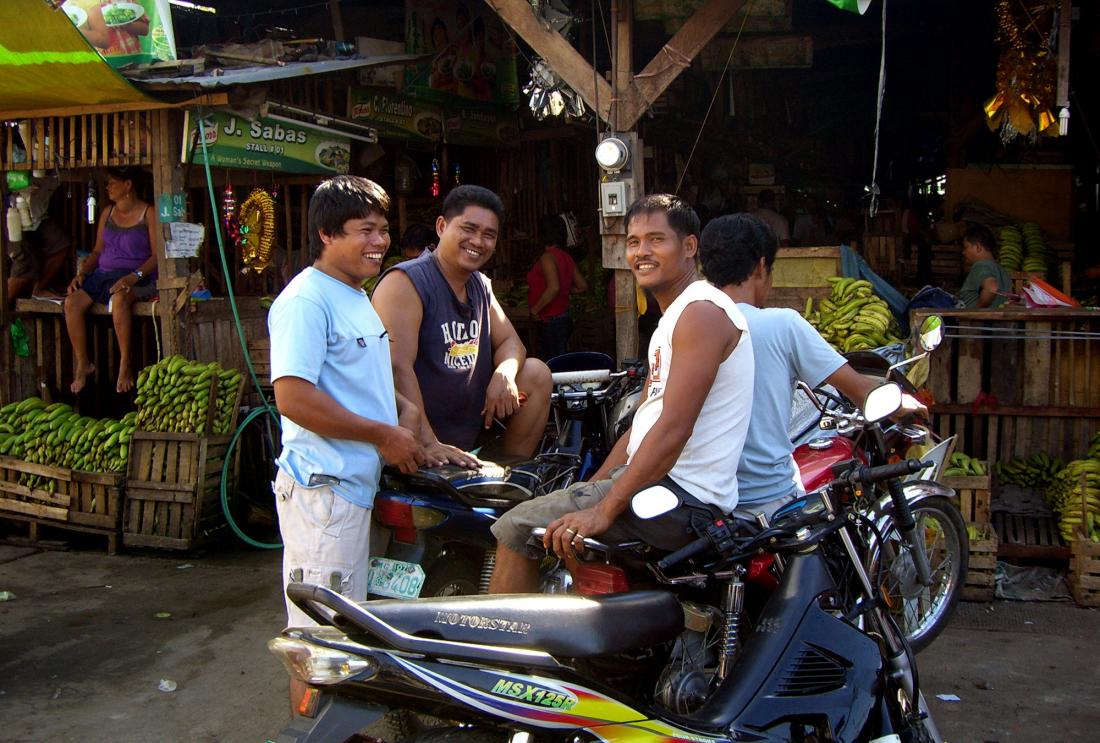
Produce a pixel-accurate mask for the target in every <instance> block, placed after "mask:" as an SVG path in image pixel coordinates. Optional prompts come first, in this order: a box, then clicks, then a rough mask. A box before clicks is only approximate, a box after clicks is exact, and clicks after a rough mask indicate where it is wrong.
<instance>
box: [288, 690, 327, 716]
mask: <svg viewBox="0 0 1100 743" xmlns="http://www.w3.org/2000/svg"><path fill="white" fill-rule="evenodd" d="M320 701H321V690H320V689H318V688H316V687H313V686H307V687H305V691H303V692H302V697H301V699H299V700H297V701H296V702H295V703H294V709H295V710H297V712H298V714H299V715H301V716H302V717H316V716H317V704H318V702H320Z"/></svg>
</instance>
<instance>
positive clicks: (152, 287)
mask: <svg viewBox="0 0 1100 743" xmlns="http://www.w3.org/2000/svg"><path fill="white" fill-rule="evenodd" d="M131 273H133V271H128V270H127V269H125V268H118V269H115V270H113V271H100V270H98V269H97V270H95V271H92V273H91V274H89V275H88V276H85V277H84V282H83V283H82V284H81V285H80V288H81V289H82V290H83V291H84V292H86V293H87V294H88V296H89V297H91V298H92V301H93V302H99V303H101V304H107V303H108V302H110V301H111V287H112V286H114V285H115V282H116V281H118V280H119V279H121V278H122V277H123V276H126V275H128V274H131ZM153 278H154V277H153V276H146V277H145V278H143V279H142V280H141V281H139V282H137V284H135V285H134V287H133V288H132V289H130V294H132V295H133V297H134V299H136V300H146V299H149V298H151V297H155V296H156V294H157V285H156V283H154V281H153Z"/></svg>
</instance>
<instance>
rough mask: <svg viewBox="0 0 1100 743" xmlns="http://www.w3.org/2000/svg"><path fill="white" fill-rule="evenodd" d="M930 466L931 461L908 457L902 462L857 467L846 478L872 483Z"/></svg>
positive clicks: (849, 480) (853, 481) (851, 481)
mask: <svg viewBox="0 0 1100 743" xmlns="http://www.w3.org/2000/svg"><path fill="white" fill-rule="evenodd" d="M930 466H931V463H930V462H922V461H920V460H919V459H906V460H905V461H902V462H896V463H895V464H883V465H880V466H878V467H856V468H855V469H853V470H851V471H850V472H849V473H848V475H847V477H846V478H845V479H847V480H848V482H849V483H855V482H861V483H863V484H864V485H871V484H873V483H876V482H882V481H883V480H892V479H894V478H897V477H905V476H906V475H911V474H913V473H914V472H920V471H921V470H923V469H925V468H926V467H930Z"/></svg>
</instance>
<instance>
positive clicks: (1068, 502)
mask: <svg viewBox="0 0 1100 743" xmlns="http://www.w3.org/2000/svg"><path fill="white" fill-rule="evenodd" d="M1045 496H1046V499H1047V503H1048V504H1050V507H1051V508H1052V509H1053V510H1054V511H1055V512H1056V513H1057V514H1058V516H1059V518H1058V527H1059V530H1060V531H1061V533H1062V539H1064V540H1065V541H1066V542H1067V543H1070V542H1074V541H1076V540H1077V539H1078V538H1079V536H1080V535H1084V536H1086V537H1087V538H1088V539H1089V540H1091V541H1093V542H1100V461H1098V460H1096V459H1091V458H1090V459H1076V460H1074V461H1072V462H1070V463H1069V464H1067V465H1066V466H1065V468H1064V469H1063V470H1062V471H1061V472H1059V473H1058V474H1057V475H1055V477H1054V481H1053V482H1052V483H1051V485H1050V487H1049V488H1047V490H1046V493H1045Z"/></svg>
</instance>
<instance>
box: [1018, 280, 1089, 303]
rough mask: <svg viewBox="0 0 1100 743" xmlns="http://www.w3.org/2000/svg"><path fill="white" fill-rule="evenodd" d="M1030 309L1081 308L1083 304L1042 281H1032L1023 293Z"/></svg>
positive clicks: (1025, 285) (1026, 283)
mask: <svg viewBox="0 0 1100 743" xmlns="http://www.w3.org/2000/svg"><path fill="white" fill-rule="evenodd" d="M1021 293H1022V294H1023V298H1024V304H1025V305H1026V306H1027V307H1028V308H1029V309H1036V308H1038V307H1080V306H1081V303H1080V302H1078V301H1077V300H1076V299H1074V298H1073V297H1070V296H1067V295H1065V294H1063V293H1062V292H1060V291H1058V290H1057V289H1055V288H1054V287H1053V286H1051V285H1050V284H1048V283H1047V282H1045V281H1043V280H1042V279H1030V280H1029V281H1027V282H1025V283H1024V288H1023V290H1022V292H1021Z"/></svg>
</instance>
